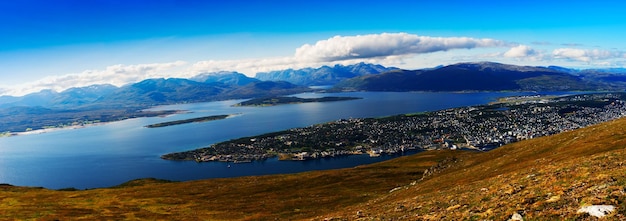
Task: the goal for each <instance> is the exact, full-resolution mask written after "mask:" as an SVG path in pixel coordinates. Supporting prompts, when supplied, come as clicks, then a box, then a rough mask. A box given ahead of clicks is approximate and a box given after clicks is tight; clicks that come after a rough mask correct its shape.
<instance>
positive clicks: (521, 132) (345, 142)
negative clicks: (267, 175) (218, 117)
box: [161, 93, 626, 162]
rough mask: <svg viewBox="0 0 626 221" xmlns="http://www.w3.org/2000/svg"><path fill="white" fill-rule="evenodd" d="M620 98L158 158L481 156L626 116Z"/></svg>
mask: <svg viewBox="0 0 626 221" xmlns="http://www.w3.org/2000/svg"><path fill="white" fill-rule="evenodd" d="M624 100H626V93H602V94H584V95H572V96H564V97H551V98H550V97H546V98H545V99H543V98H541V99H521V100H517V101H515V102H506V103H499V104H488V105H480V106H472V107H460V108H452V109H445V110H439V111H433V112H425V113H416V114H402V115H396V116H390V117H383V118H352V119H341V120H336V121H332V122H328V123H323V124H316V125H312V126H308V127H304V128H293V129H289V130H285V131H279V132H273V133H267V134H262V135H258V136H252V137H243V138H239V139H234V140H230V141H225V142H220V143H216V144H213V145H211V146H208V147H205V148H201V149H197V150H191V151H185V152H179V153H170V154H166V155H163V156H161V158H163V159H167V160H195V161H197V162H207V161H223V162H250V161H254V160H263V159H267V158H271V157H278V159H279V160H309V159H318V158H325V157H336V156H341V155H350V154H369V155H370V156H372V157H376V156H380V155H381V154H395V153H401V152H404V151H410V150H417V151H419V150H437V149H452V150H456V149H472V150H476V151H488V150H491V149H494V148H497V147H500V146H502V145H505V144H508V143H513V142H517V141H520V140H526V139H532V138H536V137H541V136H548V135H553V134H557V133H561V132H564V131H570V130H574V129H579V128H582V127H586V126H590V125H593V124H598V123H601V122H606V121H610V120H614V119H617V118H620V117H624V116H626V102H624Z"/></svg>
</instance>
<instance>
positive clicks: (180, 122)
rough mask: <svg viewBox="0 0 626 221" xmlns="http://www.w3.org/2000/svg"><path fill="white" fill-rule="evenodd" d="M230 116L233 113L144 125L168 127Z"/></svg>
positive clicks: (148, 126)
mask: <svg viewBox="0 0 626 221" xmlns="http://www.w3.org/2000/svg"><path fill="white" fill-rule="evenodd" d="M230 116H234V114H223V115H212V116H206V117H197V118H190V119H184V120H175V121H168V122H163V123H157V124H150V125H146V126H145V127H147V128H158V127H168V126H174V125H179V124H188V123H194V122H206V121H213V120H221V119H225V118H227V117H230Z"/></svg>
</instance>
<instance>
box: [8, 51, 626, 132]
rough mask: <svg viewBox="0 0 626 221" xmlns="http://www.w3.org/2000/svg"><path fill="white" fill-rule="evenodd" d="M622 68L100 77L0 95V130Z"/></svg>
mask: <svg viewBox="0 0 626 221" xmlns="http://www.w3.org/2000/svg"><path fill="white" fill-rule="evenodd" d="M622 71H623V69H588V70H575V69H568V68H562V67H556V66H550V67H531V66H516V65H507V64H500V63H493V62H478V63H459V64H453V65H448V66H439V67H435V68H429V69H419V70H402V69H398V68H393V67H384V66H381V65H376V64H366V63H359V64H354V65H348V66H343V65H334V66H323V67H320V68H304V69H299V70H293V69H288V70H283V71H273V72H265V73H258V74H257V75H256V76H257V78H251V77H247V76H246V75H244V74H241V73H238V72H214V73H202V74H199V75H197V76H194V77H192V78H189V79H182V78H168V79H164V78H160V79H146V80H143V81H141V82H137V83H131V84H128V85H124V86H122V87H116V86H113V85H107V84H104V85H91V86H87V87H77V88H70V89H67V90H65V91H62V92H56V91H52V90H43V91H40V92H37V93H32V94H28V95H25V96H21V97H14V96H0V119H2V121H1V122H0V132H2V131H23V130H25V129H28V128H32V129H39V128H41V127H45V126H54V125H67V124H68V123H69V124H72V123H76V122H83V121H99V120H116V119H126V118H129V117H137V116H145V113H140V112H141V110H142V109H145V108H148V107H151V106H155V105H164V104H175V103H191V102H206V101H216V100H227V99H247V98H259V97H269V96H281V95H289V94H296V93H302V92H310V91H316V90H315V89H311V88H310V87H308V86H311V85H334V87H333V88H331V89H329V90H328V91H354V90H357V91H504V90H506V91H575V90H586V91H623V90H624V89H626V74H624V73H626V72H622Z"/></svg>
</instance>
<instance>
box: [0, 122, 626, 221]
mask: <svg viewBox="0 0 626 221" xmlns="http://www.w3.org/2000/svg"><path fill="white" fill-rule="evenodd" d="M625 148H626V118H625V119H621V120H618V121H613V122H609V123H605V124H601V125H598V126H594V127H589V128H586V129H582V130H577V131H573V132H567V133H563V134H559V135H556V136H551V137H544V138H539V139H535V140H530V141H524V142H519V143H515V144H513V145H507V146H504V147H501V148H499V149H496V150H493V151H490V152H486V153H476V152H461V151H430V152H424V153H421V154H417V155H413V156H409V157H403V158H398V159H395V160H391V161H388V162H383V163H378V164H373V165H368V166H360V167H356V168H351V169H342V170H332V171H313V172H307V173H300V174H287V175H272V176H260V177H241V178H231V179H211V180H202V181H190V182H176V183H164V182H161V181H158V180H139V181H133V182H130V183H127V184H126V185H123V186H121V187H118V188H106V189H94V190H84V191H54V190H47V189H41V188H27V187H11V186H2V187H0V219H13V218H14V219H19V220H23V219H38V220H39V219H43V220H54V219H60V220H65V219H68V218H72V219H84V220H98V219H104V220H108V219H119V218H124V219H134V218H137V219H149V220H198V219H205V220H206V219H209V220H233V219H234V220H274V219H275V218H279V219H290V220H293V219H317V220H323V219H328V218H337V219H339V220H343V219H345V220H354V219H363V220H369V219H371V218H374V219H385V220H389V219H406V220H415V219H432V220H459V219H468V220H470V219H478V220H480V219H483V218H485V219H495V220H506V219H507V218H508V217H509V216H510V215H511V214H512V213H514V212H516V211H517V212H519V213H521V214H522V215H523V216H524V217H525V218H527V220H533V219H539V220H544V219H566V218H572V219H574V218H583V219H587V218H589V217H586V216H585V215H583V214H576V210H578V208H579V207H580V206H581V205H585V204H611V205H615V206H617V207H618V211H617V212H616V213H613V214H611V215H610V217H609V218H613V219H623V218H624V215H625V214H626V193H625V192H626V189H624V188H626V163H625V162H626V149H625ZM451 156H454V157H455V158H457V159H459V160H458V161H457V162H456V163H450V164H448V165H446V166H449V167H446V166H443V167H441V168H446V169H442V170H441V171H440V172H438V173H435V174H434V175H432V176H429V177H427V178H426V179H425V180H422V181H420V182H418V183H417V184H416V185H410V183H412V182H413V181H415V180H418V179H420V178H421V177H422V173H423V171H424V170H425V169H427V168H429V167H430V166H431V165H434V164H435V163H436V162H438V161H441V160H443V159H446V158H448V159H449V158H450V157H451ZM399 186H400V187H404V188H401V189H399V190H397V191H394V192H392V193H389V192H390V190H391V189H394V188H396V187H399ZM357 211H360V212H357ZM357 214H359V215H357Z"/></svg>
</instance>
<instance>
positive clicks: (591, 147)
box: [325, 118, 626, 220]
mask: <svg viewBox="0 0 626 221" xmlns="http://www.w3.org/2000/svg"><path fill="white" fill-rule="evenodd" d="M460 159H461V160H460V162H458V163H456V164H452V165H451V167H450V168H448V169H446V170H444V171H442V172H441V173H439V174H437V175H435V176H431V177H430V178H429V179H426V180H424V181H422V182H419V183H418V184H417V185H414V186H410V185H409V186H407V188H406V189H404V190H400V191H396V192H394V193H392V194H389V195H388V196H385V197H382V198H379V199H375V200H373V201H370V202H367V203H366V204H360V205H356V206H353V207H350V208H347V209H345V210H343V211H341V212H339V213H334V214H330V215H326V216H325V217H342V218H348V219H356V218H358V217H357V216H356V213H357V212H356V211H361V214H362V216H363V217H362V218H367V219H370V218H372V217H374V218H377V219H383V218H384V219H408V220H416V219H417V220H482V219H491V220H506V219H508V218H509V217H510V216H511V215H512V214H513V213H515V212H518V213H520V214H522V215H523V216H524V218H525V219H526V220H569V219H572V220H581V219H582V220H586V219H589V220H595V218H590V217H588V215H586V214H577V210H578V209H579V208H580V207H581V206H582V205H591V204H594V205H595V204H608V205H614V206H616V207H617V211H616V212H614V213H613V214H611V215H610V216H609V217H608V219H609V220H626V118H624V119H620V120H617V121H612V122H608V123H604V124H600V125H597V126H593V127H588V128H585V129H581V130H576V131H572V132H566V133H562V134H558V135H555V136H550V137H543V138H539V139H534V140H529V141H524V142H518V143H515V144H512V145H507V146H504V147H501V148H498V149H496V150H493V151H490V152H486V153H483V154H479V155H474V156H471V157H461V158H460Z"/></svg>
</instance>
